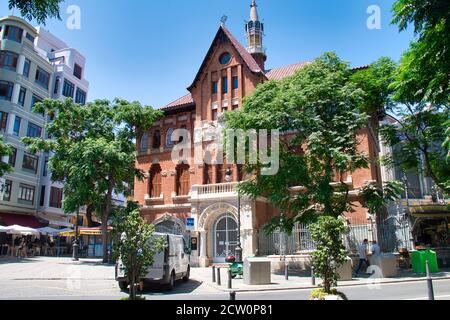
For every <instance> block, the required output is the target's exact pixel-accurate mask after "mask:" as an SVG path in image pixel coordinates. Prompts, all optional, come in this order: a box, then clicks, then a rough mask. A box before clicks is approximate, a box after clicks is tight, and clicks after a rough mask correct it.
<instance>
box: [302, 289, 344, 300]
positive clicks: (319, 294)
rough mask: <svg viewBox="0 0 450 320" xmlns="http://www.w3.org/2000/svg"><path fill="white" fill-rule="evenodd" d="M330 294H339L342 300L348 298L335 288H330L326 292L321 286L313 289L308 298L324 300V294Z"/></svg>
mask: <svg viewBox="0 0 450 320" xmlns="http://www.w3.org/2000/svg"><path fill="white" fill-rule="evenodd" d="M330 294H331V295H334V296H339V297H340V298H341V299H342V300H348V298H347V296H346V295H345V294H344V293H342V292H339V291H337V289H331V290H330V292H329V293H327V292H325V291H324V290H323V289H322V288H319V289H316V290H313V292H312V293H311V297H310V300H325V298H326V296H328V295H330Z"/></svg>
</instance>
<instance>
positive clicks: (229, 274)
mask: <svg viewBox="0 0 450 320" xmlns="http://www.w3.org/2000/svg"><path fill="white" fill-rule="evenodd" d="M232 287H233V278H232V276H231V269H228V289H231V288H232Z"/></svg>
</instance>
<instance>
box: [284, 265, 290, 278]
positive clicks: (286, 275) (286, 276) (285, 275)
mask: <svg viewBox="0 0 450 320" xmlns="http://www.w3.org/2000/svg"><path fill="white" fill-rule="evenodd" d="M284 279H285V280H286V281H287V280H289V264H287V263H285V264H284Z"/></svg>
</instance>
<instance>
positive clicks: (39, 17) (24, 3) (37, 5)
mask: <svg viewBox="0 0 450 320" xmlns="http://www.w3.org/2000/svg"><path fill="white" fill-rule="evenodd" d="M62 2H64V0H8V7H9V9H10V10H11V9H13V8H17V9H19V11H20V14H21V15H22V16H23V17H24V18H26V19H28V20H30V21H31V20H33V19H36V21H37V22H38V23H40V24H44V25H45V21H46V20H47V19H48V18H57V19H59V20H61V17H60V9H59V6H60V4H61V3H62Z"/></svg>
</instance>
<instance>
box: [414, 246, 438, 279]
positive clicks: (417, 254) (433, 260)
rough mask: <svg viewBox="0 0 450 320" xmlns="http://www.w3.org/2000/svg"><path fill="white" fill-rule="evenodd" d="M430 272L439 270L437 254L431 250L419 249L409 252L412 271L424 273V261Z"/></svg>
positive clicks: (425, 270)
mask: <svg viewBox="0 0 450 320" xmlns="http://www.w3.org/2000/svg"><path fill="white" fill-rule="evenodd" d="M427 260H428V265H429V267H430V272H431V273H436V272H439V268H438V263H437V255H436V252H434V251H433V250H419V251H413V252H412V253H411V264H412V270H413V272H414V273H426V272H427V269H426V262H427Z"/></svg>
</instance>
